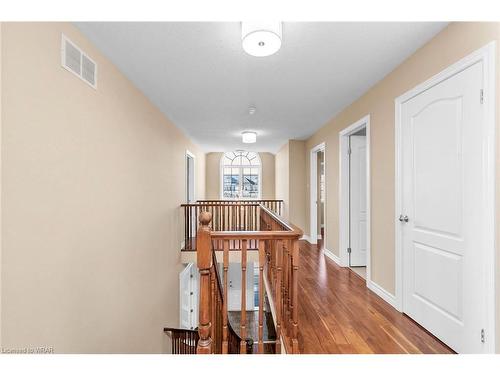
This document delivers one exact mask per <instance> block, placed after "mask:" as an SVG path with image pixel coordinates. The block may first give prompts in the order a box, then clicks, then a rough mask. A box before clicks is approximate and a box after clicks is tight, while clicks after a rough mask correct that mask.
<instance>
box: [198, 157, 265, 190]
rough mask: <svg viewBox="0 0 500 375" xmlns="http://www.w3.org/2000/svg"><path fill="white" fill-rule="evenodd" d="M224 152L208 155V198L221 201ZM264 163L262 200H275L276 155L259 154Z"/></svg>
mask: <svg viewBox="0 0 500 375" xmlns="http://www.w3.org/2000/svg"><path fill="white" fill-rule="evenodd" d="M222 155H223V153H222V152H209V153H208V154H207V155H206V184H205V185H206V197H207V199H220V159H221V157H222ZM259 156H260V161H261V163H262V197H261V198H262V199H274V189H275V188H274V183H275V182H274V155H273V154H271V153H269V152H259Z"/></svg>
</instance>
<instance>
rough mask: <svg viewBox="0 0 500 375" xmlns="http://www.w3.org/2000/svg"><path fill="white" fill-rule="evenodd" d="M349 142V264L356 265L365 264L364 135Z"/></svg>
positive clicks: (352, 138)
mask: <svg viewBox="0 0 500 375" xmlns="http://www.w3.org/2000/svg"><path fill="white" fill-rule="evenodd" d="M349 142H350V146H349V147H350V158H349V248H350V249H351V252H350V256H349V265H350V266H353V267H357V266H366V244H367V241H366V240H367V238H366V212H367V211H366V203H367V202H366V188H367V187H366V182H367V181H366V136H362V135H351V136H350V137H349Z"/></svg>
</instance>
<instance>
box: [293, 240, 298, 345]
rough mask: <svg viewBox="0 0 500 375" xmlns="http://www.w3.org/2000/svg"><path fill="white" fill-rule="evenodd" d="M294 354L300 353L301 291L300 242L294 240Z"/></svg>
mask: <svg viewBox="0 0 500 375" xmlns="http://www.w3.org/2000/svg"><path fill="white" fill-rule="evenodd" d="M292 267H293V268H292V306H293V307H292V353H293V354H298V353H299V341H298V339H297V335H298V330H299V322H298V315H299V311H298V310H299V309H298V291H299V273H298V271H299V241H298V240H297V239H294V240H293V243H292Z"/></svg>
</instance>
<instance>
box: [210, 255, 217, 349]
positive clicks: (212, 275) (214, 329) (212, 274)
mask: <svg viewBox="0 0 500 375" xmlns="http://www.w3.org/2000/svg"><path fill="white" fill-rule="evenodd" d="M216 266H217V265H216V264H212V267H210V313H211V316H210V322H211V325H210V336H211V337H212V353H217V350H216V348H217V316H216V311H217V301H216V294H215V293H216V292H217V291H216V289H215V277H216V276H215V270H214V267H216Z"/></svg>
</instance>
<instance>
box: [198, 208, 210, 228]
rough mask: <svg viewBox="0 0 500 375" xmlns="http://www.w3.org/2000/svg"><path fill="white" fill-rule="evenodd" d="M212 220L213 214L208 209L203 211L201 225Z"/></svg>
mask: <svg viewBox="0 0 500 375" xmlns="http://www.w3.org/2000/svg"><path fill="white" fill-rule="evenodd" d="M210 221H212V214H211V213H210V212H208V211H202V212H201V213H200V224H201V225H204V226H205V225H208V224H209V223H210Z"/></svg>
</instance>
